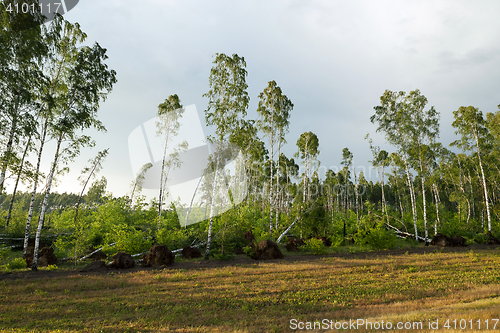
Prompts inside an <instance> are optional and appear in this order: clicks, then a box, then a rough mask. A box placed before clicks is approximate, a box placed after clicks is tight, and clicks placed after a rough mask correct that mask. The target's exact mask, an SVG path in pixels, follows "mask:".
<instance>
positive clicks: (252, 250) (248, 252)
mask: <svg viewBox="0 0 500 333" xmlns="http://www.w3.org/2000/svg"><path fill="white" fill-rule="evenodd" d="M243 252H245V254H246V255H247V256H249V257H253V256H254V255H255V247H253V246H245V247H244V248H243Z"/></svg>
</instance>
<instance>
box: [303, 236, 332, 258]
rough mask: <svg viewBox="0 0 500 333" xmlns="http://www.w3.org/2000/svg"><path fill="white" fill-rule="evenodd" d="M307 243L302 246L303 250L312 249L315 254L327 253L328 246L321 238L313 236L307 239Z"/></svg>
mask: <svg viewBox="0 0 500 333" xmlns="http://www.w3.org/2000/svg"><path fill="white" fill-rule="evenodd" d="M305 243H306V245H303V246H301V250H306V251H311V252H312V253H313V254H316V255H319V254H325V253H326V247H325V244H324V243H323V241H322V240H321V239H317V238H311V239H308V240H306V241H305Z"/></svg>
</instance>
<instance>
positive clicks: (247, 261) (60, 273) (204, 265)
mask: <svg viewBox="0 0 500 333" xmlns="http://www.w3.org/2000/svg"><path fill="white" fill-rule="evenodd" d="M470 250H474V251H476V250H500V246H498V245H486V244H475V245H470V246H466V247H440V246H428V247H417V248H404V249H396V250H388V251H374V252H359V253H332V254H326V255H309V254H291V253H287V254H285V256H284V258H283V259H273V260H265V261H264V260H263V261H259V260H253V259H251V258H248V257H246V256H243V255H241V256H237V257H235V258H233V259H230V260H216V259H210V260H205V259H199V260H196V261H193V260H190V261H184V262H175V263H174V264H173V265H172V266H169V267H163V268H162V269H168V270H177V269H184V270H188V269H209V268H216V267H230V266H242V265H249V266H250V265H255V264H257V265H259V264H261V263H264V264H265V263H269V262H276V263H280V262H297V261H314V260H318V259H321V258H331V257H333V258H335V257H336V258H346V259H366V258H377V257H388V256H397V255H403V254H405V253H408V254H415V253H417V254H425V253H433V252H434V251H440V252H444V253H463V252H468V251H470ZM81 269H82V268H75V269H70V270H63V269H61V270H55V271H44V270H38V271H24V272H15V273H1V274H0V281H1V280H16V279H40V278H48V279H53V278H58V277H61V278H64V277H69V276H75V275H80V276H92V275H103V274H127V273H132V272H137V271H149V270H151V271H155V270H158V268H155V267H144V266H141V265H135V267H133V268H129V269H113V268H111V269H108V268H106V267H102V268H101V269H97V270H89V271H87V272H82V271H80V270H81Z"/></svg>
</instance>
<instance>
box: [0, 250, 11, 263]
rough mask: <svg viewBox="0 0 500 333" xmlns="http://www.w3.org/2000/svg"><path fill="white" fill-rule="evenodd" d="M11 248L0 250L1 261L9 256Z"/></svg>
mask: <svg viewBox="0 0 500 333" xmlns="http://www.w3.org/2000/svg"><path fill="white" fill-rule="evenodd" d="M9 252H10V250H9V248H3V249H0V261H1V260H2V259H3V258H5V257H7V256H8V255H9Z"/></svg>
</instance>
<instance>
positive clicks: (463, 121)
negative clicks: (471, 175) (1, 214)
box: [451, 106, 492, 232]
mask: <svg viewBox="0 0 500 333" xmlns="http://www.w3.org/2000/svg"><path fill="white" fill-rule="evenodd" d="M453 115H454V117H455V120H454V121H453V123H452V126H453V127H454V128H456V129H457V130H456V131H455V134H459V135H460V136H461V138H460V139H459V140H456V141H453V142H452V143H451V145H452V146H457V147H459V148H462V149H464V150H465V151H475V152H476V157H477V163H478V166H479V170H480V172H481V182H482V186H483V195H484V205H485V207H486V216H487V218H488V231H489V232H491V213H490V203H489V197H488V186H487V183H486V175H485V172H484V167H483V155H484V154H485V153H486V152H487V151H488V149H489V145H490V144H491V139H492V138H491V134H490V133H489V131H488V128H487V127H486V121H485V119H484V117H483V113H482V112H481V111H479V109H478V108H475V107H473V106H467V107H465V106H461V107H460V108H459V109H458V110H457V111H453Z"/></svg>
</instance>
